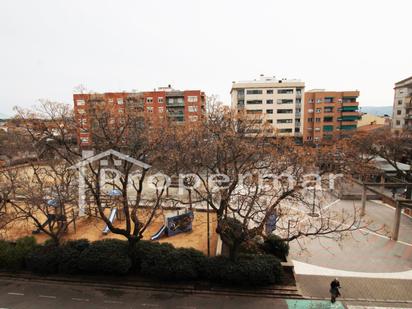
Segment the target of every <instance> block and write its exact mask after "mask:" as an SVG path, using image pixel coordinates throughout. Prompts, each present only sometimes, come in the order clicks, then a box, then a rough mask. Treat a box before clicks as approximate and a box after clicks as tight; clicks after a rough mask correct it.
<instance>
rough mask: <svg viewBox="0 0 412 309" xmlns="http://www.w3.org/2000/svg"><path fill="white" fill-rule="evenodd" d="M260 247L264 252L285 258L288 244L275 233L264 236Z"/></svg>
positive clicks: (287, 253) (287, 252)
mask: <svg viewBox="0 0 412 309" xmlns="http://www.w3.org/2000/svg"><path fill="white" fill-rule="evenodd" d="M262 249H263V251H264V252H265V253H267V254H273V255H274V256H276V257H277V258H278V259H281V260H285V259H286V257H287V256H288V255H289V244H288V243H287V242H285V241H284V240H282V239H281V238H280V237H279V236H277V235H270V236H269V237H268V238H266V239H265V242H264V243H263V245H262Z"/></svg>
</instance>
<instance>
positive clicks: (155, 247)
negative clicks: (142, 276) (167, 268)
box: [131, 240, 175, 272]
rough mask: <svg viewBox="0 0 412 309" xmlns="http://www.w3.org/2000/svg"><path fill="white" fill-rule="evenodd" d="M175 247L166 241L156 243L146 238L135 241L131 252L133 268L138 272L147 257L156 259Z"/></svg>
mask: <svg viewBox="0 0 412 309" xmlns="http://www.w3.org/2000/svg"><path fill="white" fill-rule="evenodd" d="M174 249H175V248H174V247H173V246H172V245H171V244H168V243H163V244H161V243H158V242H151V241H146V240H140V241H139V242H137V243H136V245H135V247H134V250H133V252H132V254H131V256H132V258H133V270H134V271H136V272H140V271H141V269H142V263H143V262H144V261H147V259H158V258H161V257H162V256H163V255H164V254H169V252H171V251H172V250H174Z"/></svg>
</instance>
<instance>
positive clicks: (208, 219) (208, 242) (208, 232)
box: [206, 202, 210, 256]
mask: <svg viewBox="0 0 412 309" xmlns="http://www.w3.org/2000/svg"><path fill="white" fill-rule="evenodd" d="M206 204H207V210H206V211H207V212H206V217H207V256H210V216H209V203H208V202H207V203H206Z"/></svg>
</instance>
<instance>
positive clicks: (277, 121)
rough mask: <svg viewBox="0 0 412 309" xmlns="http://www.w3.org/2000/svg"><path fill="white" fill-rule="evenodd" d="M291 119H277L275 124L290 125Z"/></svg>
mask: <svg viewBox="0 0 412 309" xmlns="http://www.w3.org/2000/svg"><path fill="white" fill-rule="evenodd" d="M292 122H293V120H292V119H278V120H276V123H292Z"/></svg>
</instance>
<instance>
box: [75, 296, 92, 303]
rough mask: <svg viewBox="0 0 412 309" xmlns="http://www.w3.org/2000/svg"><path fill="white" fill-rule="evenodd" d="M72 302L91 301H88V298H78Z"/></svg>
mask: <svg viewBox="0 0 412 309" xmlns="http://www.w3.org/2000/svg"><path fill="white" fill-rule="evenodd" d="M72 300H75V301H85V302H88V301H90V299H87V298H76V297H73V298H72Z"/></svg>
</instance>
